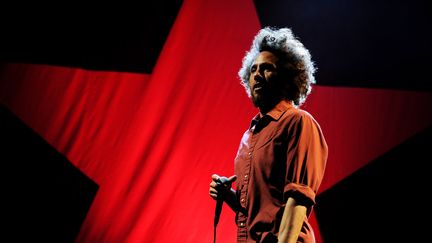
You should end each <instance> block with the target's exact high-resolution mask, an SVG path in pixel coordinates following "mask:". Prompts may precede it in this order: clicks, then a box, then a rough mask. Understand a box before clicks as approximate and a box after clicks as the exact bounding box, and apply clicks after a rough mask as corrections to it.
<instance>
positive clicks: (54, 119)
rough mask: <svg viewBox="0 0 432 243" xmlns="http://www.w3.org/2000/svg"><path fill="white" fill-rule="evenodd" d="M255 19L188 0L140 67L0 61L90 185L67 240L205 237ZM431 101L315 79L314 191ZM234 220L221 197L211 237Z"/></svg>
mask: <svg viewBox="0 0 432 243" xmlns="http://www.w3.org/2000/svg"><path fill="white" fill-rule="evenodd" d="M259 28H260V23H259V21H258V17H257V16H256V12H255V9H254V5H253V3H252V1H229V2H223V1H204V0H190V1H184V3H183V5H182V7H181V10H180V12H179V14H178V16H177V19H176V22H175V24H174V26H173V28H172V29H171V32H170V35H169V37H168V40H167V42H166V43H165V45H164V48H163V51H162V53H161V55H160V56H159V59H158V61H157V63H156V66H155V68H154V70H153V72H152V73H151V74H148V75H143V74H133V73H117V72H101V71H87V70H83V69H76V68H65V67H55V66H48V65H33V64H7V65H5V66H4V67H3V69H2V70H1V73H0V80H1V83H0V88H1V89H0V95H1V96H0V98H1V102H2V103H3V104H4V105H6V107H8V108H9V109H10V110H12V111H13V112H14V113H15V114H16V115H18V116H19V117H20V118H21V119H23V120H24V121H25V122H26V123H27V124H28V125H29V126H30V127H31V128H33V129H34V130H35V131H36V132H37V133H39V134H40V135H42V136H43V137H44V138H45V139H46V140H47V141H48V142H49V143H50V144H51V145H53V146H54V147H55V148H56V149H57V150H58V151H60V152H61V153H63V154H64V155H65V156H66V157H67V158H68V159H69V160H70V161H71V162H72V163H73V164H74V165H75V166H76V167H78V168H79V169H80V170H81V171H83V172H84V173H85V174H86V175H88V176H89V177H90V178H92V179H93V180H94V181H96V182H97V183H98V184H99V186H100V189H99V191H98V193H97V196H96V198H95V200H94V202H93V204H92V206H91V209H90V211H89V212H88V215H87V217H86V219H85V222H84V224H83V225H82V227H81V231H80V234H79V236H78V239H77V242H212V239H213V214H214V207H215V202H214V201H213V200H211V199H210V197H209V196H208V184H209V182H210V176H211V174H213V173H218V174H222V175H231V174H233V159H234V156H235V153H236V150H237V146H238V143H239V140H240V138H241V134H242V133H243V132H244V129H246V128H247V126H248V124H249V122H250V119H251V117H252V116H253V115H254V114H255V112H256V110H255V109H254V108H253V107H252V105H251V103H250V101H249V100H248V98H247V96H246V94H245V92H244V90H243V87H242V86H241V85H240V84H239V80H238V78H237V70H238V69H239V67H240V64H241V58H242V57H243V55H244V53H245V51H246V50H247V49H248V48H249V45H250V43H251V40H252V38H253V36H254V34H255V33H256V32H257V31H258V29H259ZM318 82H319V80H318ZM431 100H432V95H431V94H430V93H421V92H408V91H392V90H373V89H360V88H333V87H320V86H316V87H315V88H314V90H313V94H312V95H311V96H310V99H309V100H308V101H307V103H306V104H305V106H304V107H303V108H304V109H306V110H308V111H310V112H311V113H312V114H313V115H314V116H315V118H316V119H317V120H318V122H319V123H320V124H321V126H322V129H323V132H324V134H325V136H326V138H327V141H328V144H329V149H330V151H329V152H330V153H329V160H328V167H327V171H326V175H325V179H324V182H323V185H322V187H321V191H323V190H325V189H327V188H329V187H330V186H331V185H332V184H334V183H335V182H337V181H339V180H341V179H343V178H344V177H345V176H347V175H349V174H350V173H352V172H353V171H355V170H356V169H358V168H360V167H362V166H363V165H365V164H366V163H367V162H369V161H371V160H372V159H374V158H375V157H377V156H379V155H380V154H382V153H383V152H385V151H387V150H388V149H390V148H391V147H393V146H395V145H397V144H398V143H400V142H401V141H403V140H404V139H406V138H408V137H410V136H412V135H413V134H415V133H416V132H418V131H421V130H422V129H424V128H425V127H427V126H429V125H430V124H432V115H431V114H430V112H425V110H427V109H428V108H427V104H429V103H430V101H431ZM312 218H313V219H312V222H313V224H315V229H316V234H317V239H318V242H321V238H320V232H319V227H318V226H317V225H316V224H317V222H316V221H315V218H314V216H313V215H312ZM235 229H236V228H235V224H234V213H232V212H231V211H230V210H229V209H228V207H226V206H224V209H223V212H222V217H221V221H220V223H219V226H218V242H235Z"/></svg>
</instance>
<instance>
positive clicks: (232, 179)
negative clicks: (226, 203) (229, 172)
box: [228, 175, 237, 183]
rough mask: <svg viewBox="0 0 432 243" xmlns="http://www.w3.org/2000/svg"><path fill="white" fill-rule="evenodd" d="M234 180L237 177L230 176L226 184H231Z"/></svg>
mask: <svg viewBox="0 0 432 243" xmlns="http://www.w3.org/2000/svg"><path fill="white" fill-rule="evenodd" d="M236 180H237V176H236V175H233V176H230V178H228V182H229V183H233V182H234V181H236Z"/></svg>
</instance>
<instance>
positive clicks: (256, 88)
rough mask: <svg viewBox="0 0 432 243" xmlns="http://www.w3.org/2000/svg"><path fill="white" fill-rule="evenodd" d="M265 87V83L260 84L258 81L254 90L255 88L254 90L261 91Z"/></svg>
mask: <svg viewBox="0 0 432 243" xmlns="http://www.w3.org/2000/svg"><path fill="white" fill-rule="evenodd" d="M263 88H264V87H263V85H262V84H260V83H256V84H255V85H254V86H253V90H254V91H260V90H262V89H263Z"/></svg>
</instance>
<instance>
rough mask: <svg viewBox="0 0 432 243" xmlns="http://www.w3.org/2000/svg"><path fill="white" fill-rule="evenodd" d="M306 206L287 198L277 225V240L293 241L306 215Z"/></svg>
mask: <svg viewBox="0 0 432 243" xmlns="http://www.w3.org/2000/svg"><path fill="white" fill-rule="evenodd" d="M306 210H307V209H306V207H305V206H303V205H300V204H297V202H296V201H295V200H294V199H293V198H291V197H290V198H288V201H287V203H286V205H285V209H284V213H283V216H282V221H281V224H280V226H279V237H278V238H279V242H281V243H295V242H297V239H298V237H299V235H300V231H301V228H302V225H303V222H304V219H305V217H306Z"/></svg>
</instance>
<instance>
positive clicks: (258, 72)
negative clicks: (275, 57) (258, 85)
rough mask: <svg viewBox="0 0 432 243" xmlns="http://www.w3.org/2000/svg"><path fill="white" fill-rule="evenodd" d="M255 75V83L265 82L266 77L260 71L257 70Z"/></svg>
mask: <svg viewBox="0 0 432 243" xmlns="http://www.w3.org/2000/svg"><path fill="white" fill-rule="evenodd" d="M253 75H254V80H255V81H263V80H264V76H263V74H262V73H261V71H260V70H259V69H257V70H256V71H255V73H254V74H253Z"/></svg>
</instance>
